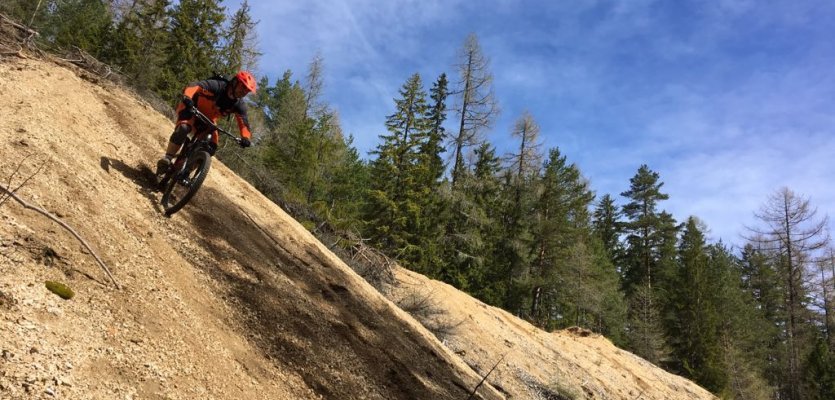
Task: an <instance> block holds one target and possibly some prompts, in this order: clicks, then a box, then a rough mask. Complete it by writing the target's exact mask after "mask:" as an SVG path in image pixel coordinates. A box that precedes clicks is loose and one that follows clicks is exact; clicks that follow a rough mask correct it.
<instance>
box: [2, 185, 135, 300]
mask: <svg viewBox="0 0 835 400" xmlns="http://www.w3.org/2000/svg"><path fill="white" fill-rule="evenodd" d="M0 191H2V192H4V193H6V194H7V195H8V196H10V197H11V198H13V199H14V200H15V201H17V202H18V203H20V205H22V206H23V208H26V209H29V210H33V211H36V212H38V213H39V214H41V215H43V216H45V217H47V218H49V219H51V220H53V221H55V223H57V224H58V225H61V227H63V228H64V229H66V230H68V231H69V232H70V233H71V234H72V235H73V236H75V238H76V239H78V241H79V242H81V244H82V245H84V247H85V248H87V251H89V252H90V254H92V255H93V257H94V258H95V259H96V261H97V262H98V263H99V265H100V266H101V268H102V269H103V270H104V272H106V273H107V276H108V277H109V278H110V281H111V282H113V285H115V286H116V289H119V290H121V289H122V287H121V285H119V283H118V282H116V278H114V277H113V274H111V273H110V269H109V268H107V265H106V264H105V263H104V261H102V260H101V258H99V256H98V254H96V252H95V251H93V248H92V247H90V245H89V244H87V242H86V241H85V240H84V239H83V238H82V237H81V236H80V235H79V234H78V232H76V231H75V229H73V228H72V227H70V226H69V225H67V224H66V223H65V222H64V221H62V220H61V219H60V218H58V217H56V216H54V215H52V214H50V213H49V212H47V211H46V210H44V209H42V208H40V207H37V206H34V205H32V204H29V203H27V202H26V201H25V200H23V199H21V198H20V197H18V196H17V195H16V194H15V193H14V192H13V191H11V190H9V189H8V188H6V187H3V186H0Z"/></svg>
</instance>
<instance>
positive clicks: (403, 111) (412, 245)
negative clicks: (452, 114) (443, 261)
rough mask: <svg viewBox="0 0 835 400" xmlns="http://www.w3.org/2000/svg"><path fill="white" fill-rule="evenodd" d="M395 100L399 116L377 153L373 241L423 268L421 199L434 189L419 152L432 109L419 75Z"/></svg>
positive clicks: (369, 217)
mask: <svg viewBox="0 0 835 400" xmlns="http://www.w3.org/2000/svg"><path fill="white" fill-rule="evenodd" d="M400 96H401V97H400V98H398V99H395V113H394V114H392V115H390V116H388V117H387V118H386V128H387V129H388V131H389V134H388V135H382V136H381V139H383V143H381V144H380V145H378V146H377V149H376V150H375V151H374V154H376V155H377V159H376V160H374V161H373V162H372V165H371V190H370V191H369V197H368V201H369V202H368V209H367V210H366V213H365V215H366V219H365V221H366V227H367V233H368V235H369V236H370V237H371V239H372V241H373V242H374V243H375V244H376V245H378V246H380V247H381V248H382V249H384V250H385V251H386V252H388V253H389V254H390V255H392V256H395V257H396V258H398V259H399V260H401V261H402V262H404V264H405V265H407V266H410V267H412V268H416V269H418V270H419V271H421V272H424V273H427V274H429V275H432V274H437V271H426V270H422V267H423V268H426V267H427V266H426V265H420V262H421V258H422V256H423V254H421V248H420V246H419V244H420V238H419V234H418V232H420V231H421V230H422V229H424V227H423V224H424V223H425V221H423V220H422V219H421V215H422V210H421V209H420V200H419V199H421V198H422V197H423V196H425V195H426V192H427V190H428V188H426V187H424V186H422V185H419V181H418V178H419V176H418V169H417V168H416V167H417V165H418V163H419V154H420V153H419V150H420V148H421V146H423V144H424V142H425V141H426V140H427V138H428V131H429V126H428V125H429V124H428V122H427V120H426V118H425V115H426V112H427V108H428V105H427V104H426V92H425V91H424V90H423V87H422V84H421V79H420V75H419V74H414V75H412V76H411V77H410V78H409V80H408V81H407V82H406V83H405V84H404V85H403V87H402V88H401V90H400Z"/></svg>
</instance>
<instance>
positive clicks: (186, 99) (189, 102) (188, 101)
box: [183, 96, 194, 110]
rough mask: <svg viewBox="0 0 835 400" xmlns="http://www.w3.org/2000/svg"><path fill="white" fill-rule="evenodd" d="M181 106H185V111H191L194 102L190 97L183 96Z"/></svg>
mask: <svg viewBox="0 0 835 400" xmlns="http://www.w3.org/2000/svg"><path fill="white" fill-rule="evenodd" d="M183 105H185V106H186V110H188V109H191V108H192V107H194V100H192V99H191V97H188V96H183Z"/></svg>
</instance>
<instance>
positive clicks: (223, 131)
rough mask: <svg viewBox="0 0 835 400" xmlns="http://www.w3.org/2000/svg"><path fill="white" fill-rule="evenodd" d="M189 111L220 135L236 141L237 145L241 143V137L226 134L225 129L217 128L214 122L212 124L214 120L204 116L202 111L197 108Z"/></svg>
mask: <svg viewBox="0 0 835 400" xmlns="http://www.w3.org/2000/svg"><path fill="white" fill-rule="evenodd" d="M189 111H191V112H193V113H194V115H196V116H197V117H198V118H200V120H201V121H203V122H205V123H206V124H208V125H209V126H211V127H212V129H214V130H216V131H218V132H220V133H223V134H224V135H226V136H229V137H230V138H232V139H233V140H235V143H238V144H240V143H241V138H239V137H237V136H235V135H233V134H231V133H229V132H226V131H225V130H223V128H221V127H219V126H217V125H216V124H215V123H214V122H212V120H211V119H210V118H209V117H207V116H206V114H203V113H202V112H200V110H198V109H197V107H194V106H192V107H191V110H189Z"/></svg>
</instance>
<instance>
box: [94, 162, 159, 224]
mask: <svg viewBox="0 0 835 400" xmlns="http://www.w3.org/2000/svg"><path fill="white" fill-rule="evenodd" d="M99 165H101V169H103V170H104V171H105V172H107V173H110V169H111V168H112V169H115V170H116V171H118V172H119V173H121V174H122V175H123V176H124V177H125V178H128V179H130V180H131V181H132V182H133V183H135V184H136V185H137V186H138V187H139V189H138V191H139V193H141V194H142V195H143V196H145V198H147V199H148V200H149V201H150V202H151V204H153V206H154V208H155V209H156V210H157V211H159V212H162V208H161V207H160V205H159V201H158V200H157V196H156V195H155V194H154V192H156V191H157V190H156V186H157V177H156V175H155V174H154V171H152V170H151V169H150V168H148V166H147V165H145V164H142V165H140V166H139V167H136V168H134V167H131V166H130V165H127V164H125V163H123V162H122V161H120V160H117V159H115V158H110V157H102V158H101V162H100V163H99Z"/></svg>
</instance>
